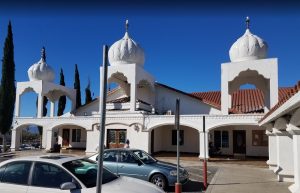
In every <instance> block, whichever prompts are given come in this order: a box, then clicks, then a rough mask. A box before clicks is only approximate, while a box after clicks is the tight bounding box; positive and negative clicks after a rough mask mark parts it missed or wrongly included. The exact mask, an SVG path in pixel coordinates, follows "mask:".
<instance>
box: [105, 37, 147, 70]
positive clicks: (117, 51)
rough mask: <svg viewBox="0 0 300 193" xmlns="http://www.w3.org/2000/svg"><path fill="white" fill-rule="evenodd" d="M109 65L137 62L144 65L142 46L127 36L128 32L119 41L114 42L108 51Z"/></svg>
mask: <svg viewBox="0 0 300 193" xmlns="http://www.w3.org/2000/svg"><path fill="white" fill-rule="evenodd" d="M108 60H109V63H110V65H112V66H116V65H124V64H138V65H140V66H143V65H144V62H145V54H144V50H143V48H142V47H140V46H139V44H138V43H136V42H135V41H134V40H133V39H131V38H130V37H129V34H128V32H126V33H125V35H124V37H123V38H122V39H120V40H119V41H117V42H115V43H114V44H113V45H112V46H111V47H110V48H109V51H108Z"/></svg>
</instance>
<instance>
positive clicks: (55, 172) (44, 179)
mask: <svg viewBox="0 0 300 193" xmlns="http://www.w3.org/2000/svg"><path fill="white" fill-rule="evenodd" d="M65 182H74V183H75V184H77V185H78V189H76V190H72V191H70V190H61V189H60V185H61V184H63V183H65ZM50 192H51V193H64V192H65V193H70V192H72V193H79V192H82V191H81V189H80V185H79V183H78V182H76V180H75V179H74V178H73V177H72V176H71V175H70V174H69V173H68V172H66V171H65V170H64V169H62V168H61V167H59V166H56V165H54V164H51V163H46V162H35V164H34V168H33V172H32V179H31V184H30V186H29V187H28V193H50Z"/></svg>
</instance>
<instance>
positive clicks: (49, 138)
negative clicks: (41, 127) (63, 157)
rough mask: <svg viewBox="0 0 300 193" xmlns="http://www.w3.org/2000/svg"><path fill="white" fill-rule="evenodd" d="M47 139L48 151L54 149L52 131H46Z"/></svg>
mask: <svg viewBox="0 0 300 193" xmlns="http://www.w3.org/2000/svg"><path fill="white" fill-rule="evenodd" d="M46 137H47V142H46V150H50V149H51V148H52V141H53V140H52V130H47V131H46Z"/></svg>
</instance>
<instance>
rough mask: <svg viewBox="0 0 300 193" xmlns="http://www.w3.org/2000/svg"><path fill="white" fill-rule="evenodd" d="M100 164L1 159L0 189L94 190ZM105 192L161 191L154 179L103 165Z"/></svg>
mask: <svg viewBox="0 0 300 193" xmlns="http://www.w3.org/2000/svg"><path fill="white" fill-rule="evenodd" d="M97 167H98V166H97V164H96V163H95V162H94V161H91V160H89V159H86V158H85V159H84V158H78V157H73V156H62V155H59V156H47V155H46V156H45V155H44V156H39V157H21V158H15V159H11V160H7V161H4V162H2V163H0V190H1V193H12V192H14V193H41V192H51V193H64V192H69V193H70V192H72V193H95V192H96V181H97ZM102 183H103V185H102V192H103V193H119V192H123V193H140V192H143V193H162V192H163V191H162V190H161V189H159V188H158V187H156V186H155V185H153V184H151V183H147V182H144V181H142V180H138V179H134V178H129V177H118V176H116V175H114V174H113V173H111V172H110V171H108V170H107V169H105V168H103V181H102Z"/></svg>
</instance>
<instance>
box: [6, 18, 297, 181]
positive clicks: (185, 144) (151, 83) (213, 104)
mask: <svg viewBox="0 0 300 193" xmlns="http://www.w3.org/2000/svg"><path fill="white" fill-rule="evenodd" d="M246 24H247V28H246V30H245V33H244V34H243V35H242V36H241V37H240V38H238V39H237V41H236V42H235V43H233V45H232V46H231V48H230V51H229V56H230V60H231V61H230V62H225V63H223V64H221V70H222V73H221V91H209V92H194V93H186V92H183V91H180V90H178V89H176V88H171V87H169V86H167V85H164V84H161V83H158V82H156V81H155V78H154V76H153V75H152V74H150V73H149V72H147V71H146V70H145V69H144V62H145V56H144V50H143V49H142V47H141V46H140V45H139V44H138V43H136V42H135V41H134V40H133V39H132V38H131V37H130V35H129V32H128V27H126V32H125V35H124V37H123V38H121V39H120V40H118V41H117V42H115V43H114V44H113V45H112V46H111V47H110V49H109V52H108V59H109V64H110V65H109V66H108V77H107V78H108V83H114V84H116V85H117V86H116V87H115V88H114V89H113V90H111V91H109V92H108V93H107V101H106V102H107V103H106V110H107V112H106V126H105V134H106V135H105V146H106V147H107V148H115V147H123V146H124V144H125V141H126V139H129V140H130V147H133V148H139V149H143V150H145V151H147V152H149V153H156V152H175V151H176V130H175V127H174V122H175V116H174V112H175V101H176V99H177V98H179V99H180V151H181V152H186V153H195V154H197V155H199V158H203V157H204V156H206V157H209V156H210V155H209V148H212V147H215V148H219V149H220V152H221V154H223V155H239V156H266V157H267V156H269V162H268V163H269V164H270V167H271V166H272V167H274V168H275V167H277V166H278V161H277V162H275V161H274V160H273V157H274V159H275V157H276V156H275V155H273V153H271V151H270V147H274V145H275V140H273V138H272V137H270V136H273V134H270V132H271V131H270V127H269V126H266V124H267V123H265V122H264V121H263V122H260V121H261V120H262V118H263V117H265V116H267V115H268V116H269V114H268V112H271V111H272V108H274V107H275V106H276V105H277V104H278V101H282V100H283V99H284V98H286V96H288V95H289V93H290V92H291V91H292V90H293V88H278V60H277V58H267V51H268V45H267V43H266V42H265V41H264V40H262V39H261V38H260V37H258V36H256V35H254V34H252V33H251V31H250V29H249V20H248V19H247V21H246ZM28 75H29V81H27V82H18V83H17V96H16V110H15V118H14V125H13V129H12V145H11V148H12V149H13V150H18V147H19V146H20V144H21V141H20V135H21V130H22V129H23V128H25V127H27V126H28V125H36V126H40V127H42V128H43V136H42V147H43V148H45V149H47V150H49V149H51V148H53V146H54V144H55V143H58V144H60V145H61V146H62V147H63V148H82V149H85V151H86V153H94V152H96V149H97V146H98V140H99V122H100V116H101V115H100V113H99V109H100V104H101V101H99V100H100V98H101V97H99V98H97V99H95V100H93V101H92V102H90V103H89V104H86V105H84V106H81V107H79V108H78V109H75V105H74V103H75V101H76V91H75V90H74V89H70V88H66V87H64V86H60V85H56V84H54V83H53V79H54V72H53V70H52V69H51V67H50V66H49V65H48V64H47V63H46V59H45V51H43V52H42V57H41V60H40V61H39V62H38V63H36V64H34V65H33V66H31V67H30V68H29V70H28ZM100 77H101V78H102V77H103V68H102V67H100ZM102 81H104V80H103V79H101V80H100V84H99V85H102ZM244 84H252V85H254V86H255V87H256V89H240V87H241V86H242V85H244ZM100 87H101V86H100ZM100 90H102V88H100ZM26 92H35V93H37V94H38V103H37V112H38V113H37V117H20V103H21V98H22V95H23V94H24V93H26ZM63 95H65V96H67V98H68V99H69V100H70V101H71V102H72V104H73V105H72V110H71V111H70V112H68V113H66V114H64V115H62V116H55V115H54V112H55V102H56V101H57V100H58V99H59V97H60V96H63ZM44 97H47V98H48V100H49V101H50V103H51V108H50V116H49V117H47V116H43V100H44ZM295 119H297V121H298V122H299V118H295ZM204 120H205V131H206V132H204V129H203V127H204V124H203V121H204ZM265 120H267V119H265ZM279 122H280V123H278V124H277V125H280V127H281V126H282V125H284V124H282V122H284V121H282V120H281V121H279ZM284 123H286V122H284ZM275 125H276V123H275ZM298 126H299V125H298ZM266 128H268V129H267V131H268V132H267V135H266V133H265V132H266ZM279 130H280V131H281V130H282V129H279ZM272 133H273V131H272ZM205 138H206V140H205ZM286 141H288V140H286ZM288 143H289V145H290V146H291V147H292V140H290V139H289V142H288ZM294 143H298V142H294ZM274 151H275V150H274ZM277 151H279V150H277ZM297 151H298V150H297ZM272 152H273V149H272ZM204 153H206V155H204ZM275 154H276V153H275ZM295 159H296V158H295ZM297 159H299V158H297ZM278 160H280V159H279V158H278ZM279 165H280V164H279ZM297 167H298V166H297ZM297 171H298V170H297ZM298 178H299V171H298Z"/></svg>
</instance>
